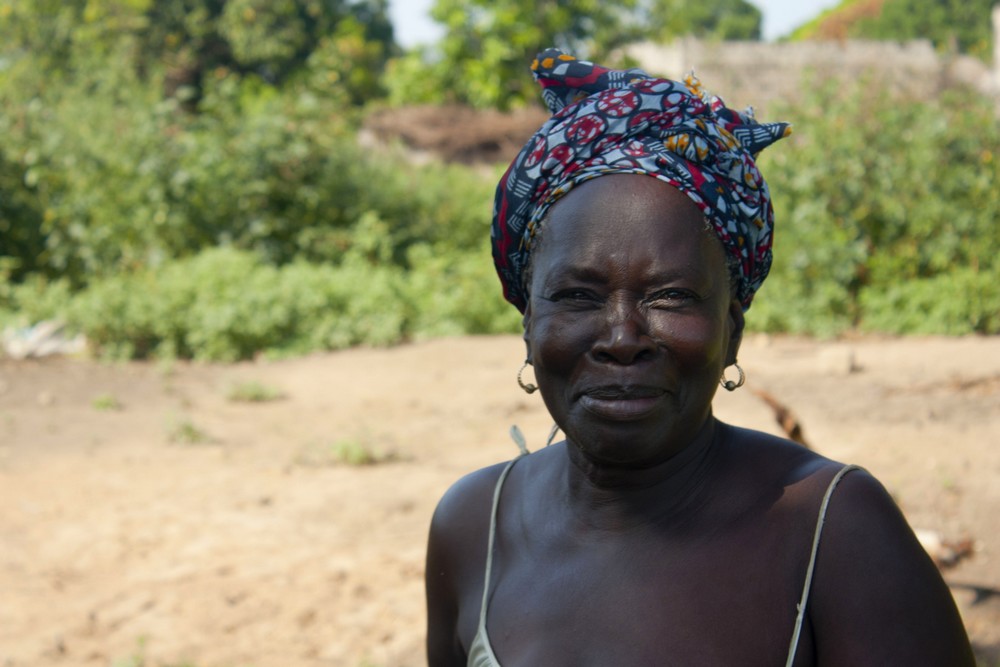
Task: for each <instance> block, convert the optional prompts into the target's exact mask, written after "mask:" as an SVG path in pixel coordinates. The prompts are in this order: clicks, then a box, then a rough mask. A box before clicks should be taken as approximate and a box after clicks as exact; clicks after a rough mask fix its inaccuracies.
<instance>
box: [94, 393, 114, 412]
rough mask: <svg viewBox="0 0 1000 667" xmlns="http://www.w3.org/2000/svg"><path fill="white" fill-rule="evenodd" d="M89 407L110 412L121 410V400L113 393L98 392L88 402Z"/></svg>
mask: <svg viewBox="0 0 1000 667" xmlns="http://www.w3.org/2000/svg"><path fill="white" fill-rule="evenodd" d="M90 405H91V407H93V408H94V409H95V410H97V411H99V412H111V411H114V410H121V409H122V404H121V401H119V400H118V398H117V397H116V396H115V395H114V394H100V395H99V396H97V397H95V398H94V400H93V401H91V402H90Z"/></svg>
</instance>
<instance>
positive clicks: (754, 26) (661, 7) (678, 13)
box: [649, 0, 763, 41]
mask: <svg viewBox="0 0 1000 667" xmlns="http://www.w3.org/2000/svg"><path fill="white" fill-rule="evenodd" d="M649 14H650V16H649V18H650V25H654V26H658V32H656V33H655V34H654V35H652V36H653V37H654V38H656V39H660V40H664V41H669V40H671V39H675V38H677V37H684V36H686V35H691V36H694V37H700V38H703V39H715V40H725V39H735V40H758V39H760V32H761V23H762V21H763V16H762V15H761V13H760V10H759V9H757V7H756V6H755V5H753V4H751V3H749V2H747V1H746V0H702V1H701V2H691V1H690V0H658V2H654V3H652V7H651V8H650V10H649Z"/></svg>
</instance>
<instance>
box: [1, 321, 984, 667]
mask: <svg viewBox="0 0 1000 667" xmlns="http://www.w3.org/2000/svg"><path fill="white" fill-rule="evenodd" d="M521 359H522V345H521V342H520V340H519V339H518V338H517V337H513V336H511V337H484V338H458V339H449V340H437V341H431V342H425V343H419V344H413V345H407V346H403V347H399V348H394V349H387V350H367V349H361V350H351V351H347V352H342V353H335V354H324V355H317V356H311V357H308V358H302V359H295V360H284V361H259V362H254V363H246V364H238V365H230V366H205V365H189V364H174V365H169V366H165V365H162V364H159V365H158V364H153V363H151V364H126V365H107V364H99V363H94V362H88V361H80V360H68V359H48V360H42V361H27V362H25V361H22V362H13V361H9V360H7V361H4V360H0V666H3V667H23V666H27V665H32V666H42V665H45V666H48V665H53V666H62V665H87V666H90V665H116V666H122V667H124V666H126V665H127V666H129V667H139V666H141V665H145V666H147V667H148V666H153V665H157V666H162V667H166V666H168V665H169V666H171V667H179V666H181V665H185V666H197V667H237V666H247V667H251V666H256V667H296V666H299V665H303V666H304V665H337V666H343V667H361V666H363V665H364V666H379V667H389V666H392V667H410V666H417V665H423V664H424V658H423V648H422V640H423V624H424V612H423V597H422V580H421V577H422V569H423V550H424V540H425V536H426V530H427V524H428V520H429V517H430V514H431V512H432V510H433V507H434V504H435V502H436V500H437V498H438V497H439V496H440V495H441V493H442V492H443V491H444V490H445V489H446V488H447V486H448V485H449V484H450V483H451V482H452V481H454V480H455V479H456V478H458V477H459V476H460V475H462V474H463V473H465V472H467V471H470V470H472V469H474V468H476V467H478V466H482V465H485V464H489V463H493V462H496V461H500V460H504V459H508V458H510V457H511V456H512V455H513V454H514V453H515V451H516V450H515V447H514V445H513V444H512V443H511V442H510V440H509V438H508V437H507V431H508V428H509V426H510V425H511V424H513V423H517V424H519V425H520V426H521V428H522V429H523V430H524V432H525V434H526V435H527V437H528V441H529V446H531V447H533V448H534V447H538V446H541V444H542V442H543V441H544V438H545V436H546V435H547V433H548V430H549V426H550V422H549V420H548V418H547V416H546V414H545V412H544V409H543V407H542V405H541V399H540V398H538V397H537V396H527V395H525V394H523V393H522V392H521V391H520V390H519V389H518V388H517V386H516V384H515V382H514V376H515V373H516V371H517V368H518V366H519V362H520V360H521ZM741 361H742V363H743V365H744V367H745V368H746V370H747V372H748V375H749V382H748V386H747V387H745V388H744V389H742V390H740V391H738V392H736V393H734V394H727V393H726V392H721V393H720V396H719V398H718V399H717V401H716V412H717V414H718V415H719V416H721V417H722V418H723V419H725V420H727V421H730V422H733V423H737V424H741V425H746V426H752V427H757V428H762V429H764V430H768V431H772V432H776V429H777V426H776V425H775V423H774V421H773V418H772V413H771V411H770V409H769V408H768V407H766V406H765V405H764V403H762V402H761V400H760V399H759V398H757V397H756V396H755V395H754V394H753V393H752V392H751V391H748V389H752V388H757V389H765V390H767V391H768V392H771V393H772V394H773V395H774V396H775V397H777V398H778V399H780V400H781V401H783V402H784V403H786V404H787V405H788V406H789V407H791V408H792V409H793V410H794V411H795V412H796V414H797V415H798V416H799V418H800V419H801V422H802V424H803V426H804V428H805V435H806V437H807V438H808V439H809V440H810V441H811V443H812V445H813V447H814V448H815V449H817V450H819V451H820V452H822V453H824V454H826V455H829V456H831V457H833V458H837V459H840V460H844V461H851V462H856V463H860V464H862V465H864V466H866V467H868V468H869V469H870V470H871V471H872V472H873V473H874V474H876V475H877V476H878V477H879V478H880V479H882V480H883V482H884V483H885V484H886V486H887V487H888V488H889V489H890V491H891V492H892V493H893V494H894V496H895V497H896V498H897V500H898V502H899V503H900V505H901V506H902V508H903V510H904V512H905V513H906V515H907V516H908V518H909V519H910V521H911V523H912V524H913V525H914V526H917V527H919V528H924V529H932V530H936V531H939V532H940V533H942V534H943V535H945V536H946V537H948V538H953V539H959V538H963V537H971V538H973V539H974V540H975V543H976V550H975V553H974V555H973V556H972V557H971V558H970V559H968V560H966V561H963V562H961V563H960V564H959V565H958V566H957V567H955V568H953V569H950V570H948V571H946V578H947V580H948V581H949V583H950V584H951V585H952V590H953V591H954V593H955V597H956V599H957V600H958V602H959V605H960V608H961V610H962V613H963V616H964V618H965V621H966V626H967V627H968V629H969V632H970V635H971V636H972V638H973V640H974V642H975V644H976V646H977V651H978V653H979V655H980V656H981V659H982V661H983V664H984V665H989V666H990V667H994V666H995V665H1000V594H997V593H995V592H991V591H994V590H995V589H1000V530H998V527H1000V338H964V339H906V340H895V339H858V340H851V341H840V342H832V343H831V342H827V343H817V342H813V341H806V340H798V339H784V338H778V339H769V338H764V337H757V338H751V339H749V340H747V341H746V342H745V344H744V349H743V352H742V355H741ZM251 382H257V383H261V384H262V385H264V386H266V387H270V388H274V389H277V390H280V391H281V392H282V393H283V394H284V396H283V398H281V399H279V400H273V401H268V402H259V403H247V402H237V401H233V400H231V398H229V394H230V393H231V391H232V390H233V388H234V387H240V386H246V385H247V383H251ZM345 448H346V449H353V450H361V449H366V450H367V451H369V452H372V453H374V454H376V455H379V456H382V457H384V458H385V459H386V460H383V461H382V462H380V463H378V464H376V465H367V466H357V465H347V464H344V463H342V462H340V461H339V459H340V458H341V457H340V456H339V455H338V452H339V451H342V450H343V449H345ZM976 589H978V593H977V592H976Z"/></svg>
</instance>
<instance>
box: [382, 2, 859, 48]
mask: <svg viewBox="0 0 1000 667" xmlns="http://www.w3.org/2000/svg"><path fill="white" fill-rule="evenodd" d="M433 2H434V0H389V13H390V15H391V16H392V22H393V26H394V27H395V32H396V40H397V41H398V42H399V43H400V44H402V45H403V46H407V47H408V46H413V45H414V44H421V43H423V44H427V43H431V42H434V41H436V40H437V39H438V37H440V36H441V27H440V26H439V25H438V24H436V23H434V21H432V20H431V18H430V17H429V16H428V15H427V12H428V10H429V9H430V7H431V5H432V4H433ZM750 2H752V3H753V4H755V5H757V6H758V7H760V10H761V11H762V12H763V13H764V39H768V40H770V39H774V38H776V37H781V36H783V35H786V34H788V33H789V32H791V31H792V30H793V29H794V28H796V27H798V26H799V25H801V24H803V23H805V22H806V21H808V20H809V19H811V18H813V17H814V16H816V15H817V14H819V13H820V12H821V11H823V10H824V9H828V8H830V7H833V6H835V5H837V4H840V0H750Z"/></svg>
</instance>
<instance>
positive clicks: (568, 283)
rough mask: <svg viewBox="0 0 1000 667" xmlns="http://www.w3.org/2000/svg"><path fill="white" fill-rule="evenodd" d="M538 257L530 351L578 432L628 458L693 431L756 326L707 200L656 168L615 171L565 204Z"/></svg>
mask: <svg viewBox="0 0 1000 667" xmlns="http://www.w3.org/2000/svg"><path fill="white" fill-rule="evenodd" d="M531 261H532V269H531V282H530V284H529V286H528V288H529V292H530V298H529V302H528V308H527V310H526V311H525V316H524V324H525V330H524V339H525V342H526V344H527V348H528V358H529V359H530V360H531V362H532V364H533V365H534V371H535V377H536V378H537V382H538V386H539V388H540V389H541V393H542V397H543V398H544V400H545V404H546V406H547V407H548V409H549V411H550V412H551V413H552V416H553V417H554V418H555V420H556V422H557V423H558V424H559V425H560V427H561V428H562V429H563V432H564V433H566V435H567V437H568V438H569V440H570V442H572V443H573V444H575V445H576V446H577V447H579V448H580V450H581V451H582V452H583V454H584V455H585V456H587V457H588V458H589V459H591V460H593V461H595V462H600V463H604V464H610V465H620V466H642V465H652V464H655V463H659V462H661V461H663V460H665V459H667V458H669V457H670V456H673V455H674V454H676V453H677V452H678V451H680V450H681V449H682V448H683V447H684V446H685V445H687V444H688V443H689V442H691V440H692V439H693V438H694V436H695V434H696V433H697V432H698V430H699V429H700V428H701V426H702V425H703V424H704V423H705V420H706V419H707V418H708V417H709V415H710V414H711V402H712V397H713V396H714V395H715V391H716V389H717V388H718V382H719V377H720V375H721V374H722V371H723V369H724V368H725V366H726V365H727V364H729V363H733V362H734V361H735V359H736V352H737V349H738V348H739V342H740V336H741V334H742V330H743V312H742V309H741V308H740V305H739V302H738V301H737V300H736V299H735V298H734V297H733V295H732V293H731V291H730V282H729V275H728V272H727V270H726V262H725V257H724V255H723V250H722V245H721V243H720V242H719V241H718V240H717V239H716V238H714V236H713V235H712V234H711V233H710V232H707V231H706V229H705V220H704V216H703V215H702V213H701V211H700V210H699V209H698V208H697V207H696V206H695V205H694V203H693V202H691V201H690V200H689V199H688V197H687V196H686V195H684V194H683V193H681V192H680V191H678V190H677V189H675V188H673V187H671V186H670V185H668V184H666V183H663V182H662V181H658V180H656V179H655V178H652V177H650V176H645V175H609V176H602V177H600V178H597V179H595V180H592V181H588V182H586V183H584V184H581V185H579V186H577V187H576V188H574V189H573V190H572V191H571V192H570V193H569V194H567V195H566V196H565V197H564V198H563V199H561V200H559V202H558V203H556V204H555V205H554V206H553V207H552V209H551V210H550V213H549V216H548V219H547V221H546V223H545V225H544V228H543V231H542V239H541V242H540V243H539V245H538V247H537V248H536V249H535V251H533V256H532V260H531Z"/></svg>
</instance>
